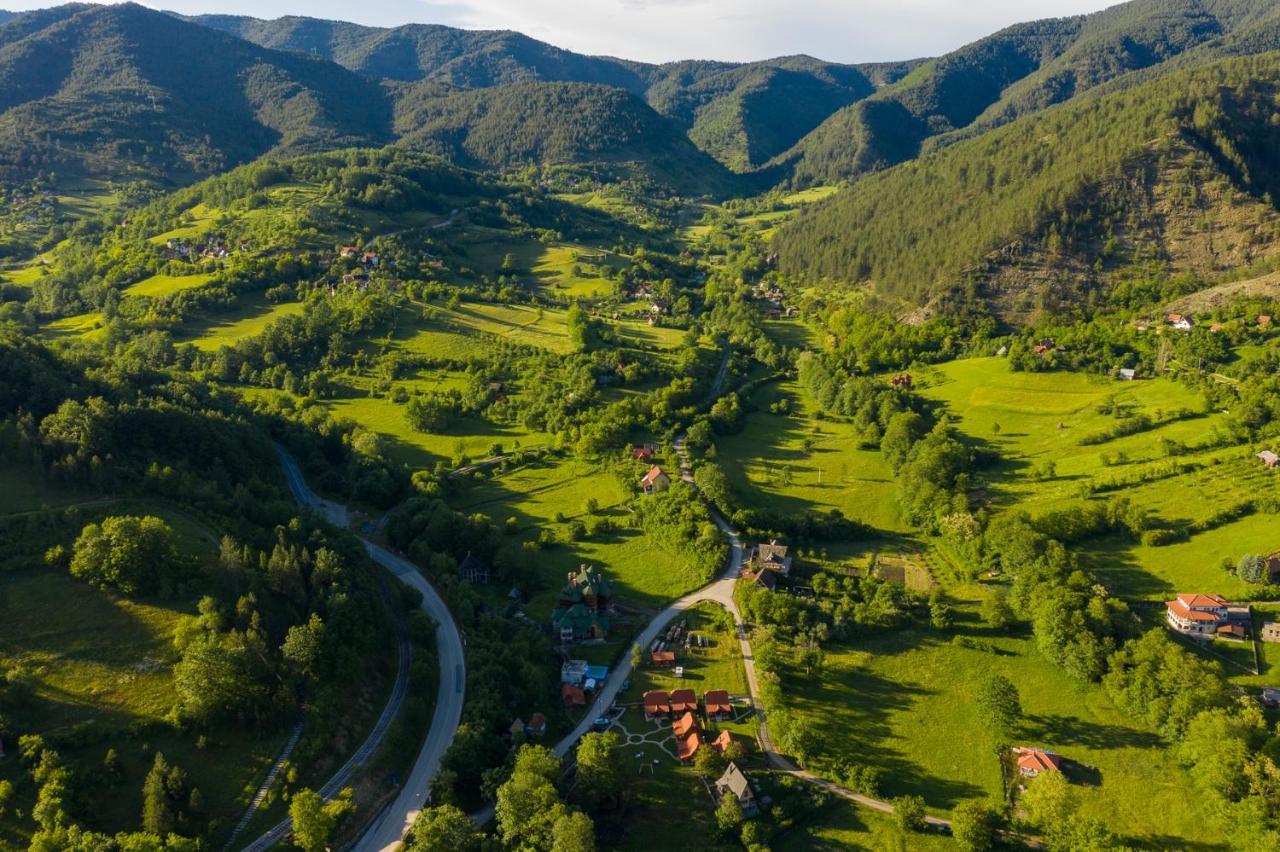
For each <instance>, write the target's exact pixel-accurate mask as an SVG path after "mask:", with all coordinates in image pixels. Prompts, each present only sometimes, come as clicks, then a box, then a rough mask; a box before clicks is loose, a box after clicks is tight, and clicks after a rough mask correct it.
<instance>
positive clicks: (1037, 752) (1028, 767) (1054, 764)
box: [1013, 748, 1062, 778]
mask: <svg viewBox="0 0 1280 852" xmlns="http://www.w3.org/2000/svg"><path fill="white" fill-rule="evenodd" d="M1013 753H1014V754H1016V755H1017V756H1018V774H1019V775H1021V776H1022V777H1023V778H1035V777H1036V776H1037V775H1039V774H1040V773H1041V772H1048V771H1049V770H1051V769H1052V770H1057V771H1061V770H1062V758H1061V757H1058V755H1057V754H1056V753H1054V752H1052V751H1045V750H1043V749H1038V748H1015V749H1014V750H1013Z"/></svg>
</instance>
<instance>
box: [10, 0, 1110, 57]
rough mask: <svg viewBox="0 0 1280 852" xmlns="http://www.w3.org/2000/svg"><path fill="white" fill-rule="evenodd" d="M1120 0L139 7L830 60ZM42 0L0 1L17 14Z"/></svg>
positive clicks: (606, 49)
mask: <svg viewBox="0 0 1280 852" xmlns="http://www.w3.org/2000/svg"><path fill="white" fill-rule="evenodd" d="M1116 1H1117V0H362V2H359V3H352V2H349V0H347V1H346V2H340V1H339V0H145V2H144V4H143V5H146V6H152V7H155V8H163V9H169V10H172V11H175V12H181V13H184V14H201V13H210V12H216V13H222V14H233V15H252V16H254V17H259V18H276V17H280V16H282V15H308V16H310V17H316V18H333V19H337V20H344V21H354V22H356V23H361V24H368V25H371V26H394V25H397V24H405V23H432V24H447V25H449V26H454V27H464V28H467V29H512V30H519V31H520V32H523V33H525V34H527V35H530V36H532V37H534V38H537V39H540V40H542V41H546V42H550V43H551V44H554V45H556V46H558V47H563V48H566V49H568V50H573V51H577V52H579V53H591V54H608V55H611V56H619V57H623V58H626V59H638V60H642V61H647V62H666V61H670V60H675V59H722V60H731V61H746V60H753V59H766V58H770V57H774V56H785V55H789V54H795V53H807V54H809V55H811V56H816V57H818V58H820V59H826V60H828V61H832V62H875V61H884V60H891V59H909V58H914V57H919V56H937V55H940V54H943V53H946V52H948V51H950V50H954V49H955V48H957V47H960V46H961V45H963V44H967V43H968V42H971V41H973V40H975V39H978V38H981V37H982V36H984V35H988V34H990V33H992V32H994V31H996V30H998V29H1000V28H1002V27H1005V26H1008V25H1009V24H1013V23H1017V22H1019V21H1030V20H1035V19H1037V18H1047V17H1058V16H1063V15H1074V14H1080V13H1083V12H1092V11H1096V10H1098V9H1102V8H1105V7H1107V6H1111V5H1115V3H1116ZM51 5H55V3H54V2H51V0H43V2H41V0H35V2H32V0H0V9H8V10H10V11H23V10H26V9H37V8H42V7H46V6H51Z"/></svg>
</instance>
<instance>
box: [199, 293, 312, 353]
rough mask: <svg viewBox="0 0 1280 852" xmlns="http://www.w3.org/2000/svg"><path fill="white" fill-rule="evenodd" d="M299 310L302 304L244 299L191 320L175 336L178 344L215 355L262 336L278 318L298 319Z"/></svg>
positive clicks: (247, 297) (251, 297)
mask: <svg viewBox="0 0 1280 852" xmlns="http://www.w3.org/2000/svg"><path fill="white" fill-rule="evenodd" d="M302 308H303V304H302V302H283V303H281V304H278V305H277V304H272V303H270V302H268V301H267V300H266V298H265V297H263V296H261V295H254V296H244V297H242V298H241V299H240V301H239V303H238V304H237V305H236V307H235V308H234V309H233V310H231V311H228V312H226V313H220V314H216V315H211V316H208V317H203V318H201V319H198V320H194V321H192V322H190V323H188V324H187V325H186V326H185V327H184V328H183V329H182V331H181V333H180V334H178V335H176V337H177V338H178V340H179V342H184V343H191V344H193V345H194V346H195V347H196V348H197V349H202V350H204V351H206V352H214V351H217V350H218V349H221V348H222V347H224V346H234V345H235V344H236V343H238V342H239V341H241V340H244V339H246V338H249V337H253V336H254V335H257V334H261V333H262V331H263V330H264V329H265V328H266V327H267V326H268V325H270V324H271V323H272V322H274V321H275V320H277V319H279V318H281V317H287V316H298V315H299V314H301V313H302Z"/></svg>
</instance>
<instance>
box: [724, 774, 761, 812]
mask: <svg viewBox="0 0 1280 852" xmlns="http://www.w3.org/2000/svg"><path fill="white" fill-rule="evenodd" d="M716 792H717V793H718V794H720V795H721V796H733V797H734V798H736V799H737V800H738V804H740V805H742V812H743V813H744V814H747V815H752V814H755V812H756V794H755V793H754V792H753V791H752V789H751V782H750V781H748V780H747V776H746V775H744V774H743V773H742V770H741V769H739V768H738V765H737V764H736V763H730V764H729V768H728V769H726V770H725V771H724V774H723V775H721V776H720V778H719V779H717V781H716Z"/></svg>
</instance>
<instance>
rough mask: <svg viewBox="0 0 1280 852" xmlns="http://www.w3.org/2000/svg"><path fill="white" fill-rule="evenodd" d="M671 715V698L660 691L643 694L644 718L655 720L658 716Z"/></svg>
mask: <svg viewBox="0 0 1280 852" xmlns="http://www.w3.org/2000/svg"><path fill="white" fill-rule="evenodd" d="M670 715H671V697H670V696H669V695H667V694H666V693H665V692H663V691H661V690H654V691H653V692H646V693H645V694H644V717H645V718H646V719H656V718H657V717H658V716H670Z"/></svg>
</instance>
